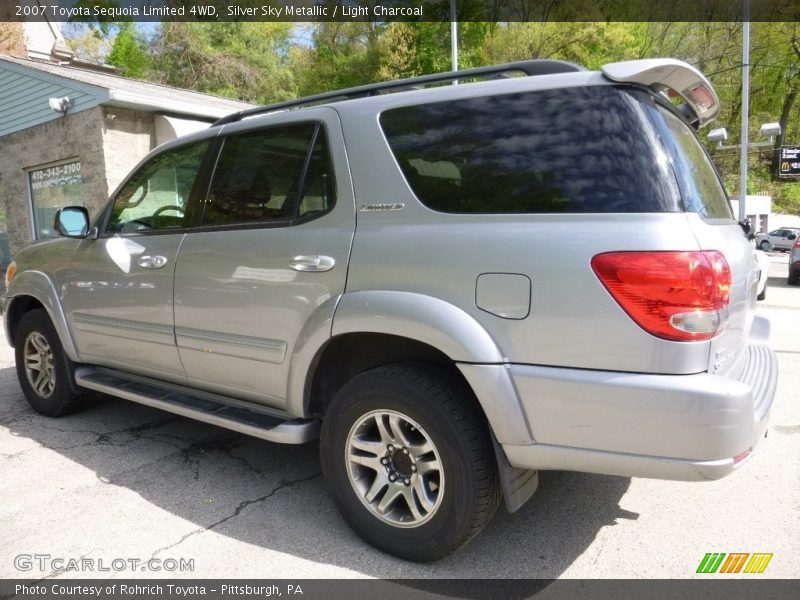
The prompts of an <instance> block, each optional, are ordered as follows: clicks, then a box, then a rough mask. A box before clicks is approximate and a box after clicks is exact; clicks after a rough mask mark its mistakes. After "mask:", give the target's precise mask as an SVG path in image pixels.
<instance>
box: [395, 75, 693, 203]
mask: <svg viewBox="0 0 800 600" xmlns="http://www.w3.org/2000/svg"><path fill="white" fill-rule="evenodd" d="M380 123H381V127H382V128H383V131H384V134H385V135H386V139H387V140H388V142H389V146H390V147H391V150H392V152H393V153H394V156H395V158H396V159H397V162H398V164H399V165H400V169H401V170H402V172H403V175H405V178H406V180H407V181H408V184H409V186H410V187H411V189H412V191H413V192H414V194H415V195H416V196H417V197H418V198H419V200H420V201H421V202H422V203H423V204H425V205H426V206H427V207H429V208H431V209H433V210H437V211H442V212H452V213H568V212H569V213H587V212H592V213H597V212H600V213H612V212H636V213H639V212H678V211H681V210H682V206H681V203H680V193H679V190H678V187H677V185H676V182H675V177H674V174H673V173H672V172H671V169H670V168H669V164H668V163H669V161H668V160H667V159H666V156H665V155H664V153H663V150H662V146H661V144H660V143H659V141H658V137H657V134H656V131H655V129H654V126H653V123H652V121H651V120H650V119H648V117H647V115H646V113H645V112H644V109H643V108H642V106H641V102H640V100H639V99H638V97H637V96H636V95H634V94H631V93H628V92H626V91H624V90H622V89H619V88H616V87H610V86H594V87H579V88H566V89H558V90H544V91H536V92H526V93H520V94H508V95H502V96H487V97H480V98H467V99H463V100H453V101H448V102H437V103H432V104H422V105H417V106H408V107H402V108H396V109H392V110H388V111H386V112H384V113H383V114H382V115H381V117H380Z"/></svg>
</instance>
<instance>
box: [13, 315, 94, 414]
mask: <svg viewBox="0 0 800 600" xmlns="http://www.w3.org/2000/svg"><path fill="white" fill-rule="evenodd" d="M14 350H15V358H16V363H17V378H18V379H19V384H20V386H21V387H22V392H23V393H24V394H25V398H27V400H28V403H29V404H30V405H31V407H32V408H33V409H34V410H35V411H36V412H38V413H40V414H43V415H46V416H48V417H60V416H62V415H66V414H69V413H73V412H75V411H77V410H80V409H82V408H84V407H85V406H86V405H87V404H88V398H89V396H88V394H87V395H83V394H80V395H79V394H74V393H73V392H72V389H71V388H70V385H69V374H68V372H67V368H68V365H67V358H66V356H65V355H64V351H63V349H62V347H61V341H60V340H59V339H58V334H57V333H56V330H55V327H53V324H52V322H51V321H50V317H49V316H48V315H47V313H46V312H45V311H44V310H42V309H36V310H32V311H30V312H27V313H25V314H24V315H23V317H22V319H20V322H19V325H18V326H17V331H16V334H15V336H14Z"/></svg>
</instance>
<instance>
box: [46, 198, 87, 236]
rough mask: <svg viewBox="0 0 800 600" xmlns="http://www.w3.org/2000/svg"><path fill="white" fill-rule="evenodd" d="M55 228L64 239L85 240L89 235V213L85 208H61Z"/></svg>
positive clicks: (57, 214) (54, 224)
mask: <svg viewBox="0 0 800 600" xmlns="http://www.w3.org/2000/svg"><path fill="white" fill-rule="evenodd" d="M53 227H54V228H55V230H56V231H57V232H58V233H59V235H62V236H64V237H68V238H85V237H86V235H87V234H88V233H89V211H88V210H86V209H85V208H84V207H83V206H67V207H65V208H60V209H59V210H58V212H57V213H56V218H55V221H54V223H53Z"/></svg>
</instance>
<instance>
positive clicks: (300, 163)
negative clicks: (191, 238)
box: [203, 123, 334, 226]
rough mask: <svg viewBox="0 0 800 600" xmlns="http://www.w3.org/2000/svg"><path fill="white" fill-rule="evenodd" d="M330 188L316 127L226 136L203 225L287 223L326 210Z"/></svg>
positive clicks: (331, 198) (330, 198)
mask: <svg viewBox="0 0 800 600" xmlns="http://www.w3.org/2000/svg"><path fill="white" fill-rule="evenodd" d="M333 202H334V187H333V177H332V171H331V163H330V157H329V153H328V146H327V142H326V140H325V130H324V128H323V127H322V126H320V125H318V124H317V123H297V124H292V125H281V126H276V127H271V128H269V129H260V130H258V131H253V132H248V133H241V134H234V135H230V136H229V137H228V138H227V139H226V140H225V143H224V145H223V147H222V150H221V152H220V155H219V159H218V160H217V166H216V168H215V170H214V177H213V179H212V181H211V186H210V188H209V193H208V197H207V198H206V201H205V203H204V209H203V224H204V225H211V226H216V225H244V224H259V223H266V224H269V223H275V222H290V221H291V220H293V219H297V218H299V217H306V216H312V215H314V214H321V213H323V212H326V211H327V210H329V209H330V208H331V207H332V206H333Z"/></svg>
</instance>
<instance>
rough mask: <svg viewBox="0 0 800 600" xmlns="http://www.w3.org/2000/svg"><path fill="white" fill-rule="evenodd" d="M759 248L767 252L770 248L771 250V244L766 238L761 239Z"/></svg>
mask: <svg viewBox="0 0 800 600" xmlns="http://www.w3.org/2000/svg"><path fill="white" fill-rule="evenodd" d="M761 249H762V250H763V251H764V252H769V251H770V250H772V244H770V243H769V241H768V240H762V241H761Z"/></svg>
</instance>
